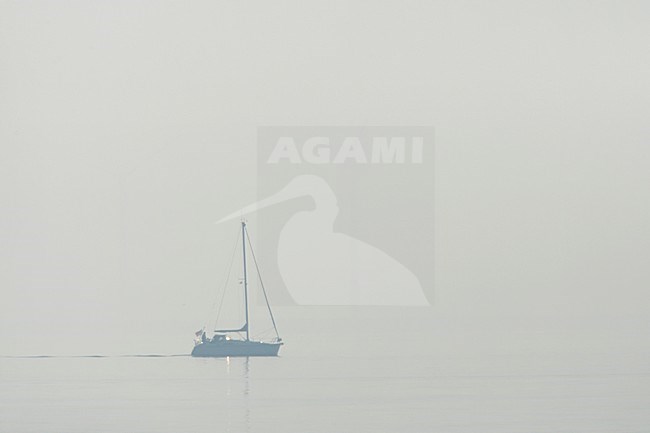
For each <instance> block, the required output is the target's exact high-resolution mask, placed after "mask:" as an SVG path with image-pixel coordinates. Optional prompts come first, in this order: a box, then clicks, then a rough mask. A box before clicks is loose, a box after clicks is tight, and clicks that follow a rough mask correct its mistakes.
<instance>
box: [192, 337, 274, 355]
mask: <svg viewBox="0 0 650 433" xmlns="http://www.w3.org/2000/svg"><path fill="white" fill-rule="evenodd" d="M280 346H282V343H264V342H262V341H242V340H226V341H218V342H214V343H213V342H206V343H200V344H197V345H196V346H194V349H193V350H192V356H197V357H204V358H224V357H227V356H278V352H279V350H280Z"/></svg>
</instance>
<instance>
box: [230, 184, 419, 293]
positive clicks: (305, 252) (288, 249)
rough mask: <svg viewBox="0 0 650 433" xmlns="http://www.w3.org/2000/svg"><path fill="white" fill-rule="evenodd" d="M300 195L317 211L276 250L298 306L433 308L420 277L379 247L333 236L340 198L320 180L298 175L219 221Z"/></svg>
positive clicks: (288, 230) (291, 228)
mask: <svg viewBox="0 0 650 433" xmlns="http://www.w3.org/2000/svg"><path fill="white" fill-rule="evenodd" d="M301 196H311V197H312V199H313V200H314V203H315V208H314V209H313V210H310V211H301V212H297V213H296V214H294V215H293V216H292V217H291V218H290V219H289V220H288V221H287V223H286V224H285V225H284V227H283V228H282V231H281V232H280V237H279V243H278V251H277V258H278V267H279V270H280V275H281V276H282V279H283V280H284V283H285V285H286V287H287V290H288V291H289V294H290V295H291V297H292V298H293V299H294V301H295V302H296V303H298V304H301V305H429V302H428V301H427V299H426V297H425V296H424V293H423V291H422V286H421V285H420V282H419V280H418V278H417V277H416V276H415V275H414V274H413V273H412V272H411V271H410V270H409V269H408V268H406V266H404V265H402V264H401V263H400V262H398V261H397V260H395V259H394V258H392V257H390V256H389V255H388V254H386V253H385V252H384V251H382V250H380V249H379V248H376V247H374V246H372V245H369V244H367V243H365V242H363V241H360V240H359V239H355V238H353V237H351V236H348V235H346V234H343V233H336V232H334V227H333V226H334V221H335V220H336V216H337V214H338V205H337V198H336V195H335V194H334V191H332V189H331V188H330V186H329V185H328V184H327V182H326V181H325V180H324V179H323V178H321V177H319V176H314V175H301V176H297V177H295V178H293V179H292V180H291V181H290V182H289V183H288V184H287V185H286V186H285V187H284V188H283V189H282V190H280V191H279V192H277V193H276V194H274V195H272V196H270V197H268V198H265V199H263V200H260V201H258V202H256V203H253V204H251V205H249V206H246V207H244V208H242V209H240V210H238V211H237V212H233V213H232V214H230V215H228V216H226V217H224V218H222V219H221V220H219V221H218V223H221V222H224V221H227V220H231V219H234V218H239V217H241V216H243V215H245V214H248V213H251V212H255V211H258V210H260V209H262V208H265V207H267V206H271V205H274V204H278V203H281V202H284V201H287V200H290V199H292V198H297V197H301Z"/></svg>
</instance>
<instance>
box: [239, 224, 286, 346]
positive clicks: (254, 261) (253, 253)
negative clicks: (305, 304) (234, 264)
mask: <svg viewBox="0 0 650 433" xmlns="http://www.w3.org/2000/svg"><path fill="white" fill-rule="evenodd" d="M245 233H246V239H247V240H248V246H249V247H250V250H251V256H253V263H255V270H256V271H257V278H259V280H260V286H262V293H264V300H265V301H266V308H268V310H269V316H271V322H273V329H275V335H276V337H278V340H279V339H280V334H279V333H278V327H277V326H276V325H275V318H274V317H273V312H272V311H271V304H269V298H268V296H266V288H265V287H264V282H263V281H262V274H261V273H260V268H259V266H257V259H256V258H255V251H253V244H252V243H251V238H250V237H249V236H248V230H245Z"/></svg>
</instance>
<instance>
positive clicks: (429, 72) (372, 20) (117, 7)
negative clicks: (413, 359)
mask: <svg viewBox="0 0 650 433" xmlns="http://www.w3.org/2000/svg"><path fill="white" fill-rule="evenodd" d="M649 12H650V7H649V6H648V4H647V3H644V2H599V1H595V2H593V1H590V2H586V1H584V2H514V1H512V2H499V1H497V2H415V1H413V2H406V3H404V2H385V1H382V2H376V1H355V2H350V3H348V2H312V1H307V2H305V1H286V2H285V1H280V2H207V1H197V2H130V1H116V2H81V1H78V2H77V1H66V2H47V1H33V2H18V1H1V2H0V151H1V157H0V197H1V198H2V201H1V204H2V208H1V210H2V211H1V212H0V317H1V318H0V338H1V339H2V340H0V346H2V347H3V348H4V349H3V352H5V353H7V354H14V353H22V352H24V350H23V347H22V346H21V344H22V343H21V341H20V338H19V337H17V336H16V334H17V333H19V332H20V331H21V330H24V329H29V330H47V332H52V333H57V332H58V331H62V330H65V332H61V333H62V334H65V333H69V332H70V330H71V329H79V328H89V329H97V328H102V329H108V330H109V331H107V332H113V333H120V332H123V331H125V330H136V332H138V331H137V330H142V331H141V332H142V335H146V333H147V332H148V331H145V329H147V328H148V327H151V326H152V323H153V324H157V323H160V322H170V321H171V322H174V321H177V322H178V323H179V324H180V325H179V327H188V328H189V329H190V332H191V331H193V330H194V329H192V328H191V327H192V326H194V325H193V324H194V323H195V322H200V320H203V318H202V316H203V315H205V313H206V308H205V306H204V300H205V299H206V298H210V297H211V296H212V293H213V292H214V290H215V288H216V287H217V286H218V285H219V283H220V282H221V280H222V276H221V274H220V272H222V271H223V267H224V263H226V262H227V260H228V257H229V254H230V251H231V250H230V239H231V232H232V230H230V231H229V230H225V229H224V228H222V227H217V226H215V225H214V224H213V222H214V221H216V220H217V219H219V218H220V217H222V216H224V215H227V214H228V213H230V212H232V211H233V210H236V209H238V208H240V207H242V206H243V205H245V204H248V203H250V202H252V201H254V199H255V197H256V190H255V186H256V179H255V176H256V165H255V164H256V155H255V149H256V148H255V140H256V133H257V130H256V128H257V127H258V126H260V125H430V126H433V127H435V130H436V148H435V155H436V173H435V176H436V194H435V197H422V200H427V201H429V202H430V204H431V206H433V207H434V208H435V213H436V220H435V226H436V240H435V251H436V254H435V258H433V257H432V259H431V260H432V262H434V266H435V270H436V281H435V285H434V287H427V288H425V289H426V291H427V295H428V296H429V297H430V299H431V300H432V307H431V309H432V311H433V313H435V314H449V315H458V316H466V317H475V316H476V317H478V316H508V315H511V316H528V315H531V316H539V317H542V318H547V319H549V320H554V319H555V318H559V317H571V316H575V315H578V316H581V315H587V316H588V315H611V316H627V315H629V316H644V315H647V313H648V312H649V311H648V309H649V308H650V307H649V306H648V305H649V304H650V295H649V294H648V285H649V283H650V268H649V267H648V262H649V259H650V228H649V225H648V221H649V219H650V215H649V214H650V202H649V197H650V196H649V195H648V185H649V184H650V170H649V169H648V167H650V146H649V145H648V137H650V123H649V122H648V118H650V80H649V79H648V77H649V76H650V56H649V53H648V40H650V31H649V30H648V26H647V23H648V21H649V19H650V14H649ZM252 218H253V219H254V217H252ZM253 223H254V221H253ZM226 239H227V243H228V246H227V247H225V248H221V243H223V242H224V240H226ZM210 299H211V298H210ZM199 316H201V318H200V320H199V319H198V317H199ZM198 324H199V325H200V323H198ZM182 331H185V330H184V329H183V330H182ZM79 335H83V333H80V334H77V333H73V334H68V335H62V336H61V338H62V339H66V338H67V339H68V340H69V341H72V339H73V338H76V337H77V336H79Z"/></svg>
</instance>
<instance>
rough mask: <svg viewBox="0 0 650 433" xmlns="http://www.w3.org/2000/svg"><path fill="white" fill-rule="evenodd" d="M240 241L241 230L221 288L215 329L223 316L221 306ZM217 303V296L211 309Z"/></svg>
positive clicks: (236, 238)
mask: <svg viewBox="0 0 650 433" xmlns="http://www.w3.org/2000/svg"><path fill="white" fill-rule="evenodd" d="M238 243H239V232H237V236H236V237H235V245H234V246H233V248H232V256H231V257H230V266H228V275H227V276H226V281H225V282H224V283H223V288H222V289H221V290H222V293H221V301H220V302H219V310H218V311H217V318H216V319H215V320H214V326H212V327H213V328H215V329H216V327H217V323H218V322H219V316H221V308H222V307H223V300H224V299H225V297H226V286H227V285H228V281H230V274H231V273H232V264H233V262H234V261H235V253H236V252H237V244H238ZM216 303H217V298H216V297H215V299H214V302H213V303H212V307H211V308H210V311H214V307H215V305H216ZM206 322H207V321H206Z"/></svg>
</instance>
